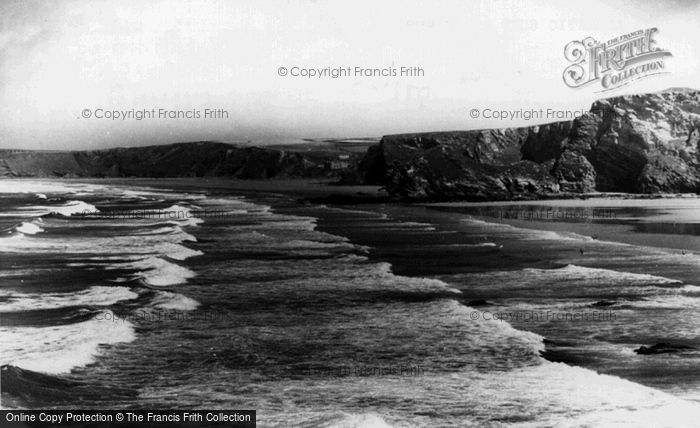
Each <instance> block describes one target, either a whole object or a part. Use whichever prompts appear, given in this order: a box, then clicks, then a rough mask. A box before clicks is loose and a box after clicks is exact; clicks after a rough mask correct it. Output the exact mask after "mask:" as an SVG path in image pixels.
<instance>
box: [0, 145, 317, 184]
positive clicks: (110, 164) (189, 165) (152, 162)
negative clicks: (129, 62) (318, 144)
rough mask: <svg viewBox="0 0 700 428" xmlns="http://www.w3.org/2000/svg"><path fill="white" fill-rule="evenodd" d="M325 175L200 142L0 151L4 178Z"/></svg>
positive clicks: (292, 156)
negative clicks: (60, 150)
mask: <svg viewBox="0 0 700 428" xmlns="http://www.w3.org/2000/svg"><path fill="white" fill-rule="evenodd" d="M324 173H325V170H324V167H323V166H322V165H317V164H315V163H313V162H310V161H309V160H307V159H306V158H305V157H304V156H302V155H301V154H299V153H290V152H285V151H282V150H268V149H262V148H257V147H238V146H234V145H230V144H224V143H212V142H199V143H180V144H169V145H162V146H149V147H132V148H117V149H107V150H95V151H73V152H69V151H65V152H59V151H56V152H47V151H22V150H0V176H8V177H232V178H244V179H248V178H250V179H253V178H272V177H277V178H291V177H311V176H319V175H323V174H324Z"/></svg>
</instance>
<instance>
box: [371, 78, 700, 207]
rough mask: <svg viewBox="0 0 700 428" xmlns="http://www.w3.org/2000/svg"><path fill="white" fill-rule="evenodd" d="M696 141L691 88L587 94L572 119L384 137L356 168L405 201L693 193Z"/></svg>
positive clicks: (696, 101) (699, 137)
mask: <svg viewBox="0 0 700 428" xmlns="http://www.w3.org/2000/svg"><path fill="white" fill-rule="evenodd" d="M699 144H700V92H698V91H687V90H678V91H670V92H662V93H656V94H645V95H629V96H621V97H615V98H609V99H605V100H601V101H597V102H595V103H594V104H593V106H592V107H591V109H590V111H589V112H588V113H587V114H586V115H583V116H582V117H580V118H578V119H575V120H573V121H566V122H556V123H551V124H547V125H540V126H532V127H523V128H508V129H496V130H477V131H455V132H433V133H421V134H402V135H389V136H385V137H384V138H382V140H381V141H380V144H379V146H378V147H374V148H370V150H368V152H367V155H366V156H365V158H364V159H363V160H362V162H360V164H359V165H358V175H359V176H360V178H361V180H362V181H363V182H364V183H365V184H382V185H384V186H386V190H387V192H388V193H389V194H390V195H391V196H393V197H397V198H401V199H406V200H473V201H475V200H511V199H535V198H542V197H547V196H554V195H561V193H586V192H594V191H605V192H628V193H659V192H660V193H679V192H683V193H687V192H694V193H699V192H700V152H699V151H698V145H699Z"/></svg>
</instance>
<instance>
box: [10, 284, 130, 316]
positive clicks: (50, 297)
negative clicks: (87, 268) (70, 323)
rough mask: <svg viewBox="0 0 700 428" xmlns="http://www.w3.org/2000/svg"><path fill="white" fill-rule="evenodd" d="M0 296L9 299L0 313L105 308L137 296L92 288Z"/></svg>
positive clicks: (119, 289)
mask: <svg viewBox="0 0 700 428" xmlns="http://www.w3.org/2000/svg"><path fill="white" fill-rule="evenodd" d="M0 296H2V297H7V298H9V300H6V301H4V302H3V304H2V307H0V312H18V311H32V310H38V309H55V308H63V307H69V306H107V305H112V304H114V303H116V302H119V301H122V300H132V299H136V298H137V297H138V294H136V293H134V292H133V291H131V290H130V289H128V288H126V287H103V286H94V287H90V288H89V289H87V290H83V291H78V292H76V293H37V294H23V293H12V292H0Z"/></svg>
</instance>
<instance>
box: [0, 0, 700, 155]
mask: <svg viewBox="0 0 700 428" xmlns="http://www.w3.org/2000/svg"><path fill="white" fill-rule="evenodd" d="M648 28H657V32H656V33H655V34H654V40H655V43H656V44H655V46H656V47H659V48H662V49H664V50H667V51H669V52H670V53H671V56H666V57H664V60H663V61H664V73H663V74H659V75H656V76H651V77H648V78H644V79H640V80H637V81H634V82H631V83H630V84H628V85H626V86H624V87H621V88H618V89H613V90H609V91H607V92H601V91H602V90H603V89H604V88H603V87H602V86H601V85H600V84H599V83H593V84H590V85H587V86H584V87H580V88H571V87H569V86H567V85H566V84H565V83H564V79H563V75H564V70H565V69H566V68H567V67H568V66H569V65H571V62H569V61H568V60H567V59H566V58H565V55H564V49H565V47H566V46H567V44H569V43H570V42H572V41H581V40H583V39H585V38H587V37H593V38H594V39H596V40H598V41H606V40H610V39H613V38H616V37H618V36H620V35H623V34H629V33H632V32H635V31H637V30H645V29H648ZM699 30H700V1H695V0H693V1H682V0H675V1H661V0H641V1H639V0H636V1H631V0H630V1H623V0H620V1H605V2H603V1H597V0H594V1H586V2H561V1H556V0H553V1H549V0H513V1H494V0H487V1H481V2H480V1H468V2H465V1H447V0H442V1H427V0H425V1H381V2H379V1H361V0H358V1H352V2H350V1H348V2H338V1H328V0H277V1H269V0H256V1H223V0H222V1H215V0H197V1H194V0H193V1H184V0H168V1H151V0H137V1H133V0H118V1H117V0H99V1H89V0H86V1H83V0H75V1H70V0H68V1H55V0H40V1H31V0H29V1H27V0H21V1H14V0H3V1H2V2H0V148H12V149H42V150H63V149H100V148H108V147H126V146H143V145H152V144H164V143H172V142H181V141H202V140H213V141H226V142H250V143H251V144H258V145H265V144H272V143H287V142H294V141H299V140H300V139H303V138H324V137H326V138H348V137H381V136H382V135H387V134H397V133H406V132H428V131H448V130H467V129H481V128H504V127H512V126H529V125H534V124H537V123H547V122H553V121H556V120H557V119H556V118H548V117H539V118H538V117H531V118H529V119H525V116H524V113H521V114H520V117H508V118H506V119H503V118H499V117H495V116H496V114H494V113H493V112H494V111H499V112H500V111H504V112H508V113H507V114H508V115H511V114H512V113H514V112H517V111H523V112H524V111H526V110H527V111H532V110H535V111H538V110H540V109H542V110H543V111H544V112H546V111H547V109H550V110H553V111H570V112H576V111H580V110H582V109H584V110H588V108H589V107H590V105H591V103H592V102H593V101H595V100H596V99H600V98H606V97H611V96H617V95H624V94H630V93H645V92H655V91H659V90H663V89H666V88H669V87H691V88H700V37H698V35H699V34H700V32H699ZM282 67H284V69H286V74H284V75H282V74H283V73H284V72H283V71H282V69H281V68H282ZM401 67H407V68H411V69H412V68H413V67H418V68H419V69H420V70H421V71H422V72H420V73H416V74H418V75H413V76H410V75H404V76H401V75H400V71H401ZM340 68H342V69H343V70H347V69H348V68H349V69H350V73H347V75H342V76H340V77H337V78H333V77H330V76H321V77H318V76H313V77H308V76H301V75H299V74H301V73H302V70H311V69H316V70H318V69H326V70H327V71H326V73H329V72H330V71H331V70H333V69H340ZM358 68H359V69H372V70H374V69H377V70H379V71H384V73H385V74H387V73H388V74H389V75H386V76H382V75H369V76H367V75H364V72H360V75H357V74H356V70H357V69H358ZM392 70H393V72H392ZM392 73H394V74H396V75H392ZM293 74H297V75H293ZM475 110H477V113H474V111H475ZM144 111H147V112H149V113H150V114H151V115H150V117H144V118H143V119H141V120H137V119H136V117H137V113H138V112H141V113H143V112H144ZM178 111H179V112H181V113H180V116H181V117H180V118H170V117H169V116H170V115H172V114H173V113H169V112H178ZM207 111H211V112H213V113H212V114H211V115H209V117H205V113H206V112H207ZM112 112H120V113H119V115H124V114H125V113H126V114H131V116H127V117H126V118H122V117H118V118H116V119H115V118H114V116H115V114H114V113H112ZM128 112H131V113H128ZM162 112H165V113H162ZM175 114H176V113H175ZM187 115H189V116H190V117H186V116H187ZM544 115H545V114H543V116H544ZM110 116H111V117H110Z"/></svg>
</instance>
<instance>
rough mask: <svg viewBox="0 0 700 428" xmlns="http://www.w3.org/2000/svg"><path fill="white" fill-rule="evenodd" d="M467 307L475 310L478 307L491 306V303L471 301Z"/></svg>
mask: <svg viewBox="0 0 700 428" xmlns="http://www.w3.org/2000/svg"><path fill="white" fill-rule="evenodd" d="M467 306H471V307H472V308H477V307H479V306H491V303H489V302H487V301H486V300H472V301H470V302H469V303H467Z"/></svg>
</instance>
